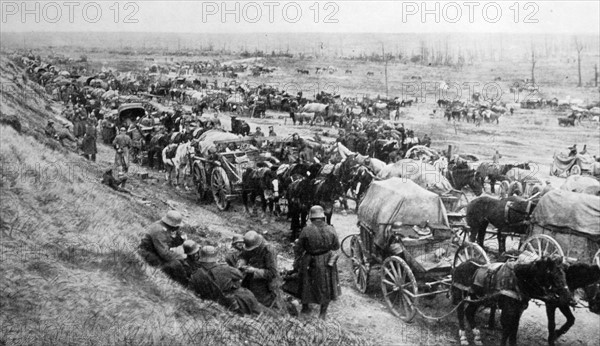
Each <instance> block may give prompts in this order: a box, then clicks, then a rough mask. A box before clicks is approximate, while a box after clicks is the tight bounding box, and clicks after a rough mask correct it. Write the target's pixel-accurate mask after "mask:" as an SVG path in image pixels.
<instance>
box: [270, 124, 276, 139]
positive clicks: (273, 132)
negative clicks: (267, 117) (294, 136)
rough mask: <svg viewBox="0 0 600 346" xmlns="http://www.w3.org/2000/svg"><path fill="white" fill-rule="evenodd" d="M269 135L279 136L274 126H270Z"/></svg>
mask: <svg viewBox="0 0 600 346" xmlns="http://www.w3.org/2000/svg"><path fill="white" fill-rule="evenodd" d="M269 137H277V134H276V133H275V129H274V128H273V126H269Z"/></svg>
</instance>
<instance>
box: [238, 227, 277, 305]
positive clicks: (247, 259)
mask: <svg viewBox="0 0 600 346" xmlns="http://www.w3.org/2000/svg"><path fill="white" fill-rule="evenodd" d="M238 263H239V268H240V270H241V271H242V272H243V273H244V274H245V278H244V282H243V283H242V286H243V287H246V288H247V289H249V290H250V291H252V293H254V295H255V296H256V299H258V301H259V302H260V303H261V304H263V305H264V306H266V307H269V308H281V306H277V302H276V300H277V278H278V276H279V273H278V271H277V255H276V253H275V249H273V247H272V246H271V245H270V244H269V243H267V241H266V240H265V239H264V238H263V237H262V236H261V235H260V234H258V233H256V232H255V231H249V232H246V234H244V251H243V252H242V253H241V255H240V261H239V262H238Z"/></svg>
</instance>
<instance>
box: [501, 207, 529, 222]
mask: <svg viewBox="0 0 600 346" xmlns="http://www.w3.org/2000/svg"><path fill="white" fill-rule="evenodd" d="M514 203H515V202H511V201H509V202H506V205H505V206H504V221H505V222H506V224H507V225H508V226H514V225H520V224H527V223H528V222H529V221H527V220H523V221H519V222H515V223H512V224H511V223H510V220H509V215H508V212H509V211H510V210H512V211H514V212H515V213H518V214H521V215H525V216H529V215H530V214H531V205H532V203H531V201H527V207H526V208H525V212H522V211H520V210H518V209H515V208H513V207H512V205H513V204H514Z"/></svg>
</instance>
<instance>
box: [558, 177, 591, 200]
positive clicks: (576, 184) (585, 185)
mask: <svg viewBox="0 0 600 346" xmlns="http://www.w3.org/2000/svg"><path fill="white" fill-rule="evenodd" d="M560 189H561V190H566V191H571V192H580V193H587V194H590V195H599V194H600V181H598V180H596V179H594V178H592V177H586V176H583V175H571V176H569V177H568V178H567V180H565V182H564V184H562V186H561V187H560Z"/></svg>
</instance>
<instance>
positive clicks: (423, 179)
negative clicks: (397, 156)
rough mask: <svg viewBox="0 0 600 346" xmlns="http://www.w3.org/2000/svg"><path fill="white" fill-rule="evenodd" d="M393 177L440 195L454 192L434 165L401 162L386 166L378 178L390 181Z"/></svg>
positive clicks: (407, 160)
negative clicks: (406, 180) (404, 179)
mask: <svg viewBox="0 0 600 346" xmlns="http://www.w3.org/2000/svg"><path fill="white" fill-rule="evenodd" d="M391 177H402V178H408V179H410V180H412V181H414V182H415V183H417V184H418V185H419V186H421V187H423V188H425V189H427V190H430V191H434V192H436V193H440V194H443V193H446V192H448V191H452V190H453V188H452V185H451V184H450V182H449V181H448V179H446V177H445V176H444V175H443V174H442V172H440V171H439V170H438V169H437V168H436V167H435V166H434V165H432V164H429V163H426V162H422V161H417V160H410V159H404V160H400V161H398V162H396V163H394V164H393V165H387V166H385V167H384V168H383V169H382V170H381V172H379V175H378V176H377V178H379V179H389V178H391Z"/></svg>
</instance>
